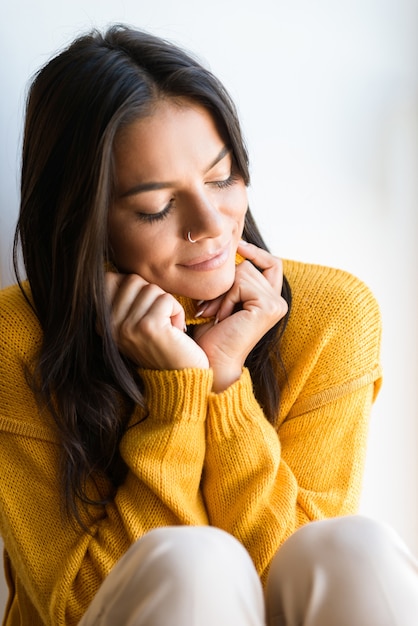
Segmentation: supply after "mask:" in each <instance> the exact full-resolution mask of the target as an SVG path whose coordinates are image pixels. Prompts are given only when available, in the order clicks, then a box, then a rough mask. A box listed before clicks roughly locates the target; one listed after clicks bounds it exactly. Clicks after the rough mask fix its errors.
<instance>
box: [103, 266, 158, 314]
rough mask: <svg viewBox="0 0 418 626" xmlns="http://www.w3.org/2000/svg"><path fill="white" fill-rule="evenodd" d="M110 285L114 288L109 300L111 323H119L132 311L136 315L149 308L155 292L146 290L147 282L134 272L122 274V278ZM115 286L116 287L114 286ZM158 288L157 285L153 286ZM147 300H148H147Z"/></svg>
mask: <svg viewBox="0 0 418 626" xmlns="http://www.w3.org/2000/svg"><path fill="white" fill-rule="evenodd" d="M115 283H116V284H114V285H112V287H113V288H114V291H113V294H112V296H113V297H112V300H111V306H112V322H113V325H116V326H117V325H119V324H120V323H121V322H122V321H123V320H126V319H127V318H128V317H129V316H131V317H132V313H133V312H135V313H136V317H138V316H139V315H141V310H140V309H142V315H143V314H144V313H145V311H146V310H147V309H148V308H149V306H150V304H151V302H152V299H153V298H155V294H153V293H152V290H147V287H148V286H149V283H147V282H146V281H145V280H143V279H142V278H141V277H140V276H138V275H136V274H128V275H123V277H122V280H119V281H115ZM115 287H116V288H115ZM154 287H155V288H156V289H158V290H159V288H158V287H156V286H154ZM147 300H148V302H147ZM141 303H142V306H141Z"/></svg>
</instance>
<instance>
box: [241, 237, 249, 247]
mask: <svg viewBox="0 0 418 626" xmlns="http://www.w3.org/2000/svg"><path fill="white" fill-rule="evenodd" d="M240 244H241V245H242V246H248V241H245V240H244V239H240Z"/></svg>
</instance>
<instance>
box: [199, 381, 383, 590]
mask: <svg viewBox="0 0 418 626" xmlns="http://www.w3.org/2000/svg"><path fill="white" fill-rule="evenodd" d="M373 393H374V390H373V383H369V384H367V385H365V386H361V387H360V388H358V389H356V390H354V391H353V392H351V393H348V394H347V395H343V396H342V397H339V398H337V399H335V400H334V401H332V402H327V403H326V404H324V405H323V406H319V407H318V408H316V409H315V410H312V411H309V412H308V413H305V414H303V415H300V416H298V417H294V418H293V419H291V420H289V421H285V422H284V424H283V425H282V426H281V428H280V429H279V432H278V433H277V432H276V431H275V429H274V428H273V427H272V426H271V425H270V424H269V423H268V422H267V420H266V419H265V417H264V415H263V412H262V411H261V408H260V407H259V406H258V404H257V402H256V400H255V399H254V398H253V397H252V391H251V381H250V377H249V373H248V372H247V371H245V372H244V374H243V376H242V378H241V380H240V381H238V382H237V383H235V385H234V386H232V387H230V388H229V389H228V390H227V391H226V392H224V393H222V394H219V395H215V394H213V395H212V396H211V398H210V402H209V406H210V411H209V418H208V438H207V455H206V462H205V473H204V483H203V492H204V497H205V502H206V506H207V509H208V512H209V519H210V523H211V524H213V525H216V526H219V527H221V528H223V529H225V530H227V531H228V532H230V533H231V534H233V535H235V536H236V537H237V538H238V539H239V540H240V541H241V542H242V543H243V544H244V545H245V547H246V548H247V550H248V551H249V552H250V554H251V556H252V558H253V560H254V562H255V565H256V567H257V570H258V571H259V573H260V575H261V576H262V577H263V578H265V577H266V574H267V572H268V567H269V564H270V562H271V559H272V558H273V556H274V554H275V552H276V550H277V549H278V548H279V546H280V545H281V544H282V543H283V541H284V540H285V539H286V538H287V537H288V536H289V535H290V534H292V533H293V532H294V531H295V530H296V529H297V528H298V527H299V526H301V525H303V524H305V523H306V522H308V521H311V520H315V519H322V518H324V517H335V516H338V515H344V514H348V513H353V512H354V511H355V510H356V506H357V503H358V498H359V494H360V486H361V477H362V470H363V465H364V457H365V450H366V437H367V430H368V415H369V413H370V408H371V402H372V398H373Z"/></svg>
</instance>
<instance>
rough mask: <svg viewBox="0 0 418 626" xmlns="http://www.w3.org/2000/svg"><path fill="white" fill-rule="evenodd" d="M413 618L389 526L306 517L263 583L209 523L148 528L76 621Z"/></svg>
mask: <svg viewBox="0 0 418 626" xmlns="http://www.w3.org/2000/svg"><path fill="white" fill-rule="evenodd" d="M266 624H267V625H268V626H417V624H418V563H417V561H415V560H414V558H413V557H412V555H411V554H410V553H409V552H408V550H407V548H406V547H405V546H404V544H403V543H402V542H401V541H400V539H399V538H398V536H397V535H396V534H395V533H394V532H393V531H392V530H391V529H389V528H387V527H386V526H383V525H382V524H380V523H378V522H375V521H372V520H370V519H368V518H364V517H359V516H354V517H343V518H337V519H330V520H325V521H320V522H312V523H310V524H308V525H306V526H304V527H303V528H301V529H299V530H298V531H297V532H296V533H294V534H293V535H292V536H291V537H290V538H289V539H288V540H287V541H286V542H285V543H284V544H283V546H282V547H281V548H280V550H279V551H278V552H277V554H276V556H275V557H274V559H273V562H272V565H271V569H270V573H269V578H268V582H267V586H266V590H265V591H264V592H263V589H262V586H261V583H260V579H259V577H258V575H257V572H256V570H255V568H254V566H253V563H252V561H251V559H250V557H249V555H248V553H247V552H246V550H245V549H244V548H243V546H242V545H241V544H240V543H239V542H238V541H237V540H236V539H234V538H233V537H232V536H231V535H229V534H227V533H226V532H224V531H222V530H219V529H217V528H213V527H186V526H180V527H168V528H158V529H155V530H152V531H151V532H149V533H148V534H147V535H145V536H144V537H143V538H142V539H140V540H139V541H137V542H136V543H135V544H134V545H133V546H132V547H131V548H130V549H129V550H128V552H127V553H126V554H125V555H124V556H123V557H122V559H121V560H120V561H119V562H118V563H117V564H116V566H115V567H114V568H113V570H112V571H111V573H110V574H109V576H108V577H107V578H106V580H105V581H104V582H103V584H102V586H101V588H100V589H99V591H98V593H97V594H96V596H95V598H94V599H93V601H92V603H91V605H90V607H89V609H88V610H87V612H86V614H85V615H84V617H83V619H82V620H81V622H80V624H79V626H93V625H94V626H265V625H266Z"/></svg>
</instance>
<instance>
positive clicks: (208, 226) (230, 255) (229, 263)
mask: <svg viewBox="0 0 418 626" xmlns="http://www.w3.org/2000/svg"><path fill="white" fill-rule="evenodd" d="M114 158H115V168H116V196H115V201H114V203H113V205H112V206H111V208H110V212H109V239H110V244H111V249H112V255H113V261H114V263H115V264H116V266H117V267H118V268H119V270H120V271H122V272H125V273H136V274H139V275H140V276H142V277H143V278H144V279H145V280H147V281H148V282H150V283H155V284H157V285H159V286H160V287H161V288H162V289H164V290H165V291H167V292H169V293H173V294H177V295H183V296H189V297H191V298H195V299H202V300H203V299H204V300H209V299H212V298H215V297H217V296H219V295H221V294H222V293H225V291H227V290H228V289H229V288H230V287H231V285H232V283H233V281H234V276H235V252H236V249H237V245H238V242H239V240H240V238H241V235H242V231H243V228H244V218H245V213H246V210H247V191H246V186H245V184H244V181H243V179H242V177H241V176H240V175H239V174H238V171H237V170H236V167H235V166H234V163H233V161H232V155H231V152H230V146H228V145H226V144H225V141H224V139H223V138H222V137H221V135H220V133H219V131H218V129H217V126H216V124H215V122H214V120H213V118H212V116H211V115H210V114H209V113H208V112H207V111H206V109H204V108H203V107H201V106H199V105H197V104H193V103H189V102H187V101H183V102H180V103H179V101H173V100H169V99H167V100H161V101H159V102H158V103H157V106H156V108H155V109H154V111H153V113H152V114H151V115H150V116H148V117H145V118H142V119H139V120H138V121H136V122H134V123H132V124H130V125H129V126H127V127H126V128H124V129H122V130H121V131H120V133H119V134H118V136H117V137H116V142H115V148H114ZM189 231H190V234H191V238H192V239H193V240H195V242H196V243H190V241H189V240H188V238H187V233H188V232H189Z"/></svg>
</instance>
